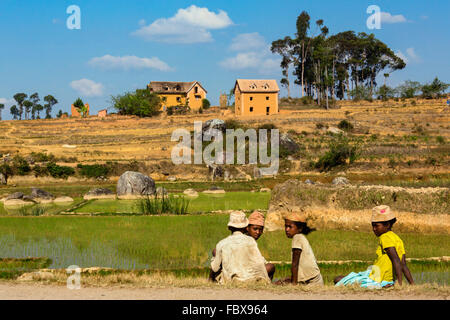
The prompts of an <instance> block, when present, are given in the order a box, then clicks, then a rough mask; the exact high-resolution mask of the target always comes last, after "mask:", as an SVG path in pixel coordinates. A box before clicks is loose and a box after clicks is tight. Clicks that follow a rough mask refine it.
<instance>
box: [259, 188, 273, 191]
mask: <svg viewBox="0 0 450 320" xmlns="http://www.w3.org/2000/svg"><path fill="white" fill-rule="evenodd" d="M259 192H270V188H261V189H259Z"/></svg>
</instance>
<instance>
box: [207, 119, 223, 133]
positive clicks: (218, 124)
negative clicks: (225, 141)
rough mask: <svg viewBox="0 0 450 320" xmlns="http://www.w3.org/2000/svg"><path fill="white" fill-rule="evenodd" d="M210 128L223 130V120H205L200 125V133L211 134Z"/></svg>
mask: <svg viewBox="0 0 450 320" xmlns="http://www.w3.org/2000/svg"><path fill="white" fill-rule="evenodd" d="M211 129H217V130H219V131H222V132H225V129H226V128H225V121H223V120H220V119H211V120H208V121H205V122H204V123H203V125H202V133H203V135H204V136H205V135H209V136H212V130H211Z"/></svg>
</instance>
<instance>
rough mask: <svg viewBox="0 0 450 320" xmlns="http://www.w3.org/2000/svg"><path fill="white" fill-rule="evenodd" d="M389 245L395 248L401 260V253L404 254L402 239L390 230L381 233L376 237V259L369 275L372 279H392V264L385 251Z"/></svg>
mask: <svg viewBox="0 0 450 320" xmlns="http://www.w3.org/2000/svg"><path fill="white" fill-rule="evenodd" d="M390 247H394V248H395V250H396V251H397V254H398V257H399V258H400V261H401V260H402V258H403V255H404V254H405V248H404V246H403V241H402V239H400V237H399V236H398V235H396V234H395V233H394V232H392V231H388V232H386V233H383V234H382V235H381V236H379V237H378V247H377V252H376V254H377V259H376V260H375V262H374V263H373V267H372V271H371V273H370V276H369V277H370V278H371V279H372V280H375V281H377V282H381V281H393V270H392V269H393V265H392V262H391V259H389V256H388V255H387V253H386V251H385V250H386V248H390Z"/></svg>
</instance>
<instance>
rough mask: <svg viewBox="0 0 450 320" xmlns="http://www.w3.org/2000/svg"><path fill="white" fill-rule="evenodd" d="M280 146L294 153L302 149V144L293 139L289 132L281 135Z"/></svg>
mask: <svg viewBox="0 0 450 320" xmlns="http://www.w3.org/2000/svg"><path fill="white" fill-rule="evenodd" d="M280 147H281V148H283V149H285V150H286V151H288V153H289V154H293V153H295V152H297V151H298V150H299V149H300V146H299V145H298V144H297V143H296V142H295V141H294V140H292V139H291V138H290V137H289V135H288V134H287V133H283V134H281V135H280Z"/></svg>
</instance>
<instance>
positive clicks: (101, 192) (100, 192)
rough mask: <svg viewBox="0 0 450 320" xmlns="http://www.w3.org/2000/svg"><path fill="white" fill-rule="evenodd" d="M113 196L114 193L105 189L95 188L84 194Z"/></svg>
mask: <svg viewBox="0 0 450 320" xmlns="http://www.w3.org/2000/svg"><path fill="white" fill-rule="evenodd" d="M111 194H114V192H112V191H111V190H109V189H106V188H95V189H91V190H89V192H88V193H86V195H89V196H104V195H111Z"/></svg>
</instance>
